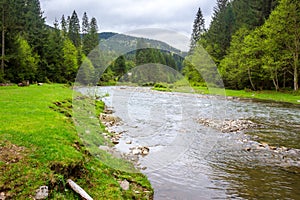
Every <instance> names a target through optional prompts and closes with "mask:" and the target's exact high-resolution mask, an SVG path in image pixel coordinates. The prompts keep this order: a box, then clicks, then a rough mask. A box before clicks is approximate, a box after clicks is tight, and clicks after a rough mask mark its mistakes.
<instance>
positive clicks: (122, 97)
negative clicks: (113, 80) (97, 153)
mask: <svg viewBox="0 0 300 200" xmlns="http://www.w3.org/2000/svg"><path fill="white" fill-rule="evenodd" d="M82 92H83V90H82ZM96 93H97V94H99V95H100V94H105V93H108V94H109V96H107V97H105V98H103V100H104V102H105V103H106V105H107V106H109V107H113V109H114V111H115V113H114V115H116V116H118V117H120V118H121V119H122V124H121V125H120V126H118V127H115V129H116V130H117V131H119V132H124V133H123V135H122V138H121V140H120V143H119V144H118V145H116V147H117V148H118V149H119V150H120V151H122V152H129V148H130V147H133V146H139V145H141V146H147V147H149V148H150V153H149V155H147V156H141V157H140V159H139V162H140V163H141V166H142V167H146V169H145V170H143V171H142V173H144V174H146V175H147V176H148V178H149V180H150V181H151V184H152V186H153V188H154V190H155V196H154V198H155V199H197V200H198V199H300V170H299V169H300V150H299V149H300V112H299V111H300V107H299V106H294V105H286V104H279V103H274V102H258V101H253V100H237V99H230V100H228V99H226V98H221V97H217V96H208V95H200V94H187V93H169V92H168V93H164V92H158V91H152V90H151V89H150V88H140V87H99V88H96ZM201 118H205V119H209V120H212V121H224V120H238V119H247V120H251V121H252V122H254V123H256V124H258V125H259V126H257V127H255V128H252V129H249V130H243V131H238V132H230V133H223V132H222V131H221V130H219V129H216V128H214V127H207V126H204V125H202V124H201V123H199V122H198V119H201ZM128 141H130V143H131V144H127V143H129V142H128ZM262 144H263V145H262Z"/></svg>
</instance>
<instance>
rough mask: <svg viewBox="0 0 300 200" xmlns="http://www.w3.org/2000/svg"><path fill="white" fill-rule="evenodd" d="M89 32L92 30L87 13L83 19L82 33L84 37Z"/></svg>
mask: <svg viewBox="0 0 300 200" xmlns="http://www.w3.org/2000/svg"><path fill="white" fill-rule="evenodd" d="M89 30H90V24H89V18H88V16H87V14H86V12H84V14H83V17H82V26H81V32H82V34H83V36H85V35H86V34H87V33H88V32H89Z"/></svg>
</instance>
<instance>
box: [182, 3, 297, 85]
mask: <svg viewBox="0 0 300 200" xmlns="http://www.w3.org/2000/svg"><path fill="white" fill-rule="evenodd" d="M204 23H205V22H204V19H203V15H202V11H201V8H199V10H198V12H197V15H196V18H195V21H194V27H193V33H192V37H191V46H190V54H193V51H194V48H196V47H195V46H196V45H201V46H202V47H203V48H204V49H205V50H206V51H207V52H208V53H209V54H210V55H211V57H212V59H213V60H214V62H215V63H216V65H217V67H218V70H219V72H220V74H221V76H222V79H223V81H224V84H225V87H227V88H232V89H245V88H248V89H251V90H262V89H274V90H281V89H293V90H298V89H299V70H300V66H299V51H300V2H299V1H297V0H257V1H249V0H232V1H229V0H217V5H216V6H215V8H214V14H213V18H212V21H211V24H210V26H209V28H208V29H207V30H206V29H205V24H204ZM200 67H201V66H200ZM183 72H184V73H185V75H186V77H187V78H188V79H189V80H191V81H192V82H193V83H194V84H203V82H204V79H203V77H202V76H201V74H199V72H198V70H196V68H195V66H192V65H190V64H189V63H188V62H186V63H185V68H184V70H183Z"/></svg>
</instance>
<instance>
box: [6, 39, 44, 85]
mask: <svg viewBox="0 0 300 200" xmlns="http://www.w3.org/2000/svg"><path fill="white" fill-rule="evenodd" d="M16 45H17V49H16V52H15V56H14V57H13V58H11V59H10V62H11V63H13V64H14V66H15V67H13V68H12V67H9V68H8V69H7V71H8V74H9V76H7V78H8V79H10V80H12V81H14V82H22V81H26V80H29V81H32V80H35V75H36V71H37V68H38V62H39V56H38V55H37V54H36V53H34V52H33V49H32V48H31V47H30V45H29V44H28V42H27V41H26V40H25V39H24V38H23V37H21V36H18V37H17V41H16Z"/></svg>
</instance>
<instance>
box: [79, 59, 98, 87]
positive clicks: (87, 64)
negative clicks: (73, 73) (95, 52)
mask: <svg viewBox="0 0 300 200" xmlns="http://www.w3.org/2000/svg"><path fill="white" fill-rule="evenodd" d="M76 82H78V83H81V84H83V85H90V84H91V85H94V84H95V68H94V66H93V64H92V62H91V61H90V59H89V58H87V57H86V56H85V55H83V56H82V64H81V66H80V69H79V71H78V73H77V77H76Z"/></svg>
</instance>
